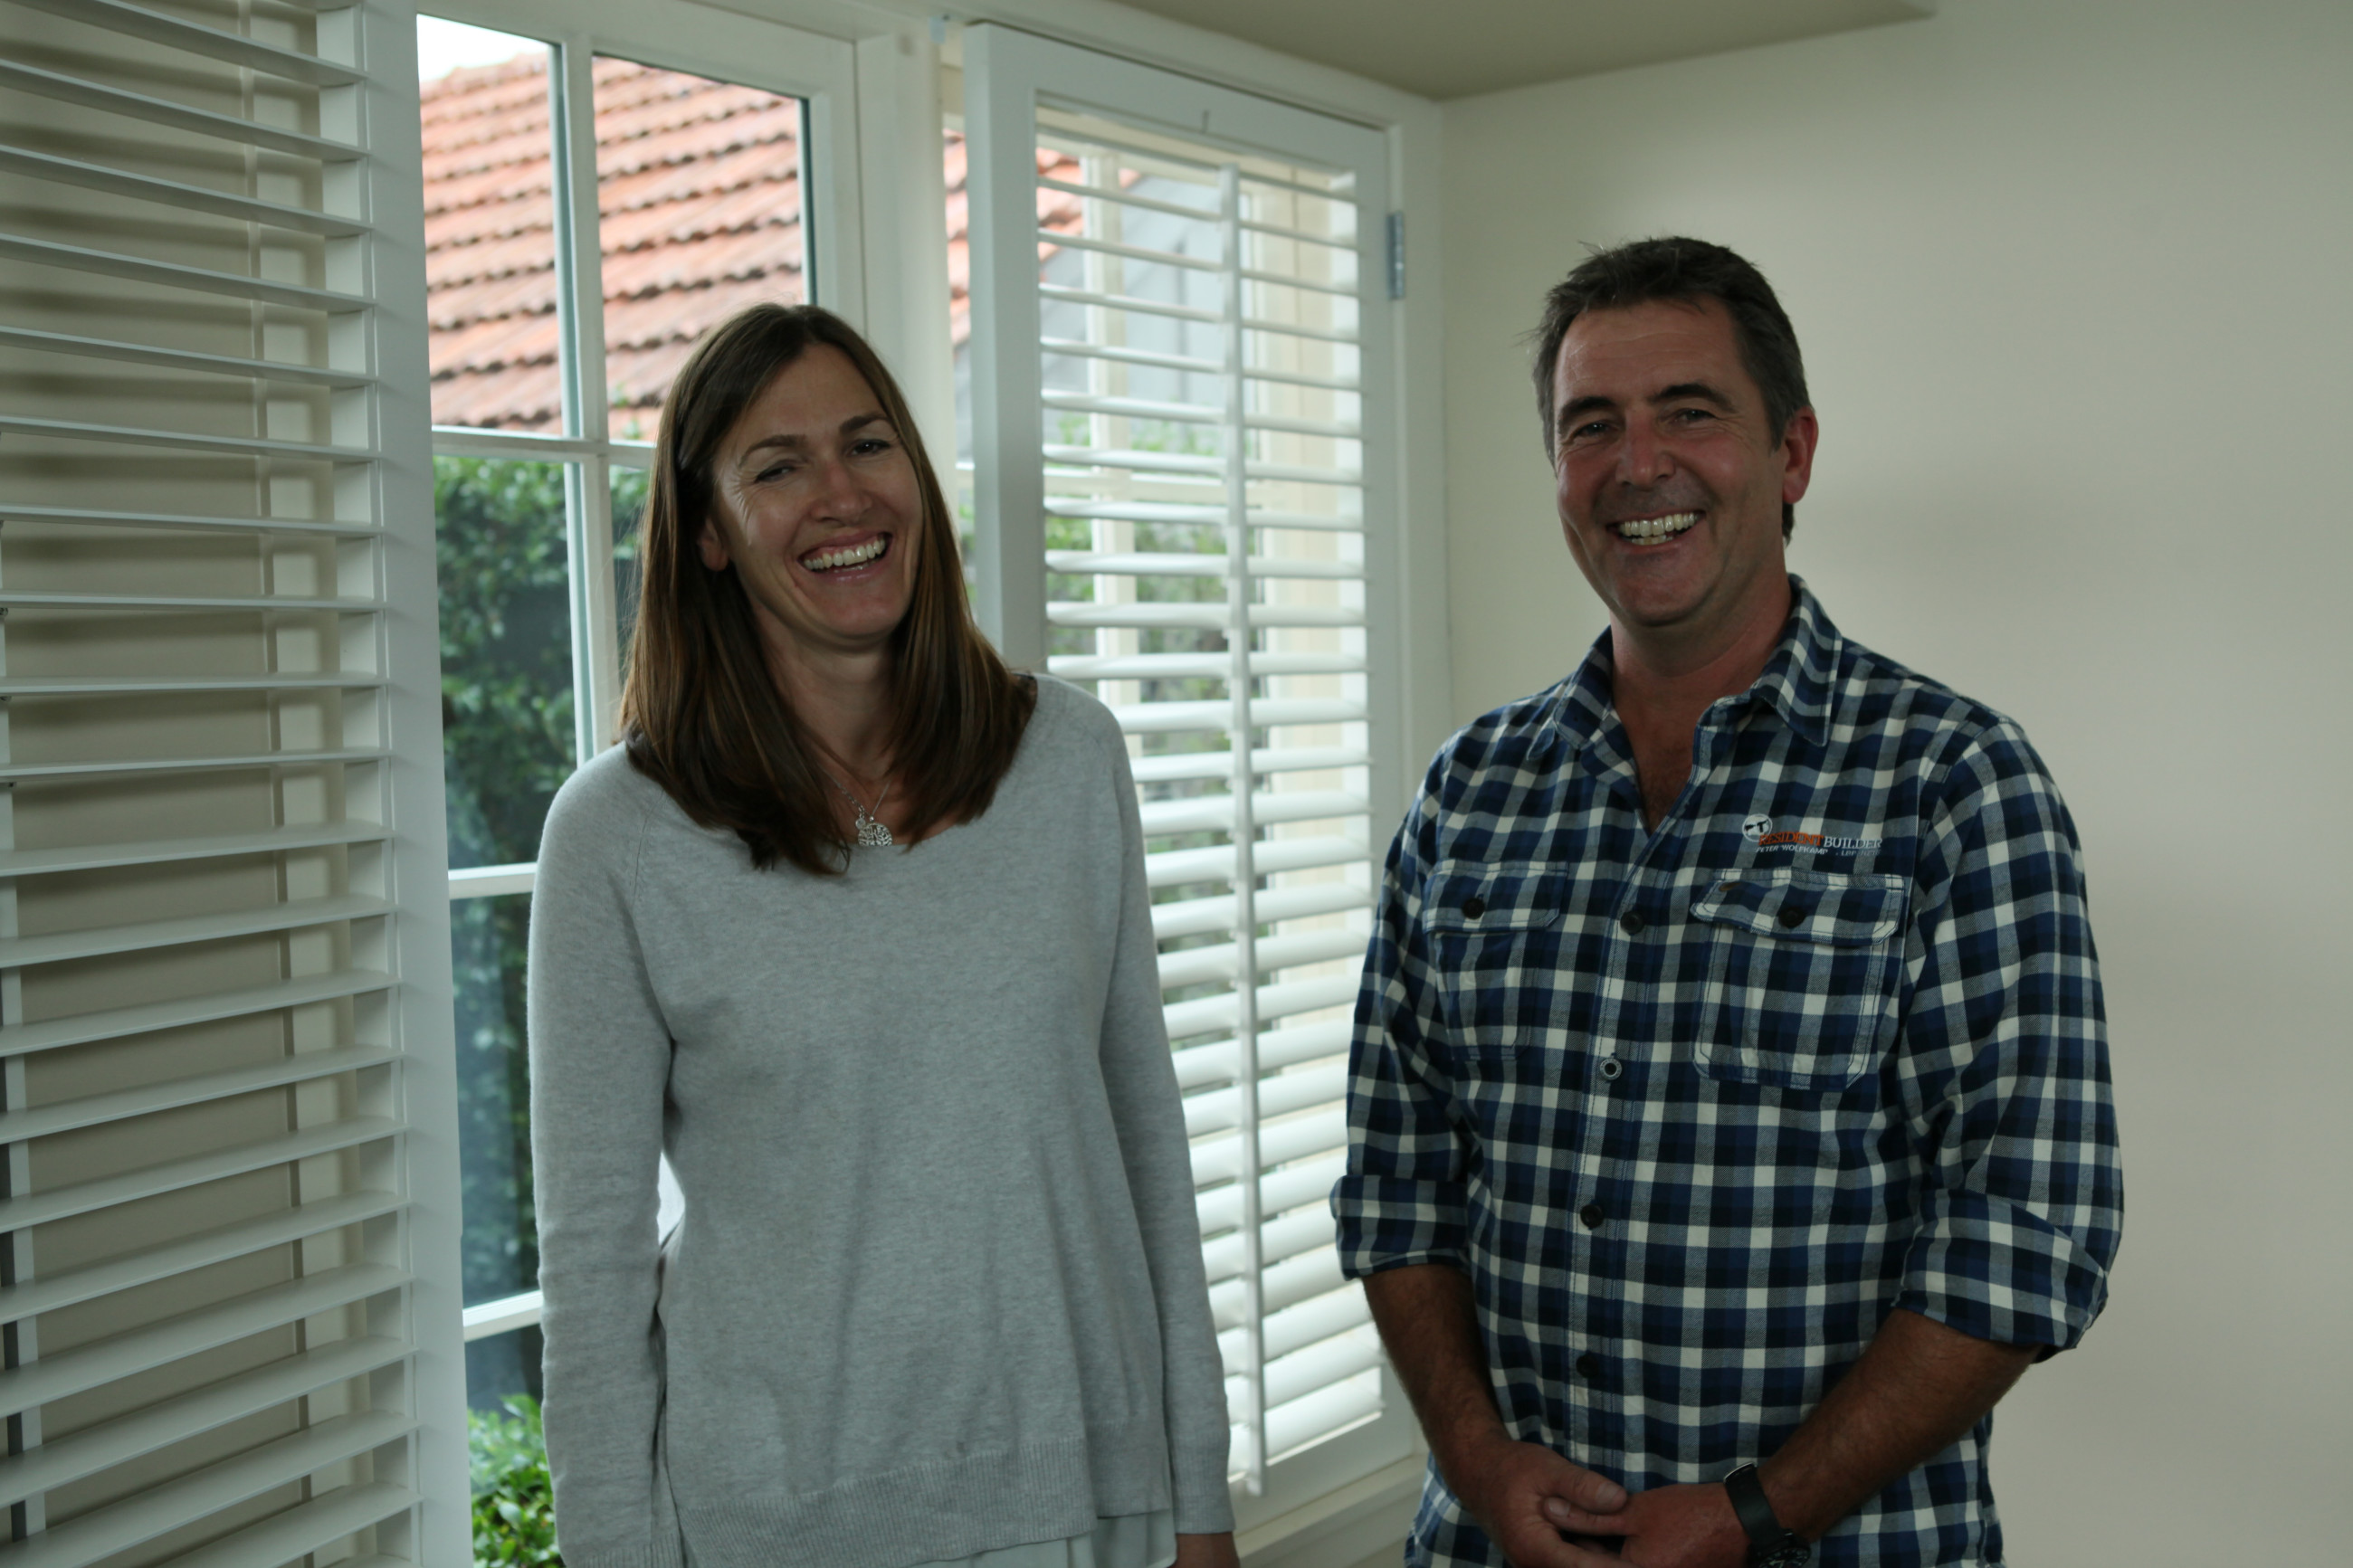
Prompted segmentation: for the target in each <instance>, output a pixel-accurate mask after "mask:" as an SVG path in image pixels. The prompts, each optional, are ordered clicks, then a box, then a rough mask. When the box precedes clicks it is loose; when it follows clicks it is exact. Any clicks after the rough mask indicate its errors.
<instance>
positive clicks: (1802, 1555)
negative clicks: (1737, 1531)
mask: <svg viewBox="0 0 2353 1568" xmlns="http://www.w3.org/2000/svg"><path fill="white" fill-rule="evenodd" d="M1724 1489H1725V1491H1727V1492H1729V1493H1730V1494H1731V1495H1732V1511H1733V1512H1735V1513H1736V1514H1738V1515H1739V1516H1740V1528H1741V1529H1743V1530H1745V1531H1747V1532H1748V1568H1806V1564H1808V1563H1811V1562H1812V1561H1813V1560H1814V1549H1813V1548H1812V1547H1810V1546H1809V1545H1807V1544H1806V1538H1805V1537H1804V1536H1802V1535H1799V1533H1798V1532H1797V1531H1794V1530H1791V1529H1789V1528H1788V1527H1787V1526H1785V1525H1784V1524H1782V1522H1781V1521H1780V1520H1779V1519H1778V1518H1777V1517H1776V1516H1775V1514H1774V1512H1773V1505H1772V1504H1771V1503H1770V1502H1769V1501H1767V1500H1766V1497H1765V1483H1764V1482H1763V1481H1760V1480H1758V1479H1757V1467H1756V1466H1754V1465H1743V1466H1741V1467H1740V1468H1738V1469H1736V1470H1735V1471H1733V1472H1732V1473H1731V1474H1730V1475H1728V1476H1726V1477H1725V1478H1724Z"/></svg>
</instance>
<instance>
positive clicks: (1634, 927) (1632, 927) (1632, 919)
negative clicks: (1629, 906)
mask: <svg viewBox="0 0 2353 1568" xmlns="http://www.w3.org/2000/svg"><path fill="white" fill-rule="evenodd" d="M1618 924H1619V925H1620V927H1621V928H1623V929H1624V931H1625V932H1626V934H1627V935H1628V936H1633V935H1635V934H1636V933H1637V932H1639V931H1641V929H1642V917H1641V916H1640V915H1638V914H1636V913H1635V912H1634V911H1633V910H1627V911H1626V912H1625V913H1624V914H1622V915H1620V916H1619V917H1618Z"/></svg>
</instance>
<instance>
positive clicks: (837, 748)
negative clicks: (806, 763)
mask: <svg viewBox="0 0 2353 1568" xmlns="http://www.w3.org/2000/svg"><path fill="white" fill-rule="evenodd" d="M768 664H769V668H770V670H771V671H772V673H773V674H774V675H775V677H776V684H777V686H778V687H779V688H780V689H782V690H783V692H784V695H785V700H786V702H788V703H789V704H791V706H792V710H793V714H794V716H795V717H796V718H797V719H798V720H799V721H801V724H802V726H803V727H804V728H805V729H806V730H807V731H808V734H809V738H810V739H811V740H812V741H814V742H817V745H818V749H819V750H820V751H821V752H824V757H823V759H821V760H823V761H825V762H827V763H828V765H831V766H838V767H839V768H842V769H845V770H847V771H848V772H849V773H850V774H851V775H853V777H854V779H855V780H856V782H858V783H859V784H864V785H866V786H867V787H868V789H869V791H870V792H871V790H873V789H874V788H876V787H877V786H879V785H880V784H881V782H882V781H883V780H884V779H885V778H887V777H888V776H889V775H890V772H891V764H892V757H891V731H892V725H893V723H894V721H896V719H897V717H898V706H897V703H896V701H895V700H894V699H893V696H892V684H891V654H890V650H889V649H888V648H877V649H875V650H873V651H871V652H865V651H861V652H858V653H834V652H831V651H828V650H811V649H795V650H792V652H791V653H789V654H787V653H785V652H784V651H783V650H780V649H778V648H776V647H775V646H774V645H773V644H772V645H771V646H770V648H769V658H768Z"/></svg>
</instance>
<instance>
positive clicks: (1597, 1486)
mask: <svg viewBox="0 0 2353 1568" xmlns="http://www.w3.org/2000/svg"><path fill="white" fill-rule="evenodd" d="M1544 1489H1545V1490H1546V1492H1548V1493H1550V1494H1551V1495H1552V1496H1553V1497H1556V1498H1558V1499H1560V1500H1563V1501H1565V1502H1567V1504H1568V1505H1569V1506H1570V1507H1572V1508H1577V1509H1583V1510H1586V1511H1588V1512H1590V1513H1616V1512H1617V1511H1618V1510H1620V1509H1621V1508H1624V1507H1625V1506H1626V1489H1625V1488H1624V1487H1621V1486H1620V1485H1619V1484H1618V1483H1617V1482H1616V1481H1613V1480H1611V1479H1609V1477H1608V1476H1603V1475H1596V1474H1595V1473H1594V1472H1593V1471H1591V1470H1588V1469H1587V1468H1584V1467H1583V1466H1582V1465H1572V1464H1570V1463H1569V1462H1568V1461H1567V1460H1566V1459H1563V1460H1561V1462H1560V1465H1559V1467H1558V1468H1556V1469H1555V1470H1554V1472H1553V1473H1552V1474H1551V1475H1549V1476H1547V1477H1546V1478H1545V1486H1544Z"/></svg>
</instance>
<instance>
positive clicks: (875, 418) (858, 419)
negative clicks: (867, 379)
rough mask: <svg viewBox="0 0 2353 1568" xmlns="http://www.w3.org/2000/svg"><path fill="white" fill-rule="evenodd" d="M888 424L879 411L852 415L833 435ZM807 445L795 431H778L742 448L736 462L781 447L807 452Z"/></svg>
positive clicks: (889, 421)
mask: <svg viewBox="0 0 2353 1568" xmlns="http://www.w3.org/2000/svg"><path fill="white" fill-rule="evenodd" d="M889 423H891V416H889V415H887V414H884V413H882V412H881V410H879V409H877V410H875V411H874V412H872V413H869V414H853V415H851V416H849V418H847V419H845V420H843V421H842V422H841V425H840V427H839V429H837V430H836V431H835V432H834V434H836V435H837V436H852V435H856V434H857V433H858V432H859V431H860V430H862V429H864V428H865V427H866V426H869V425H888V424H889ZM808 444H809V438H808V437H806V436H804V435H802V434H801V433H800V432H799V431H797V430H779V431H777V432H776V434H775V435H773V436H763V437H760V438H759V439H758V440H756V441H754V442H753V443H752V444H751V445H750V446H748V447H744V451H743V455H742V456H741V457H739V458H736V461H737V462H739V463H740V462H742V461H743V460H744V458H749V457H750V456H751V455H752V454H753V453H754V452H764V451H766V450H767V449H768V448H770V447H783V448H785V449H786V450H787V451H796V452H800V451H807V449H808Z"/></svg>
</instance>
